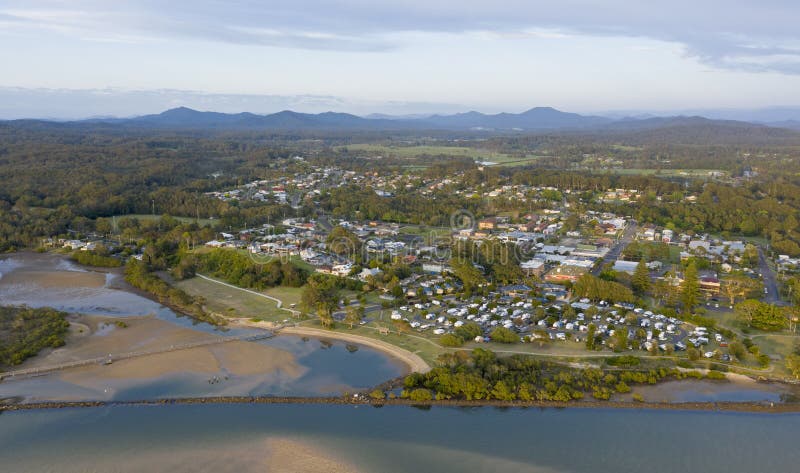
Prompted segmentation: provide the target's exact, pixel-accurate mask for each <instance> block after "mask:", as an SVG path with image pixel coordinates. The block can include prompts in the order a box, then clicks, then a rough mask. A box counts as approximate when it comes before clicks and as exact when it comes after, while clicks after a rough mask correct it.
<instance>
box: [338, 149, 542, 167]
mask: <svg viewBox="0 0 800 473" xmlns="http://www.w3.org/2000/svg"><path fill="white" fill-rule="evenodd" d="M344 148H347V149H348V150H350V151H351V152H352V151H357V152H358V151H360V152H364V153H367V154H372V155H381V156H393V157H398V158H416V157H419V156H440V155H442V156H456V157H468V158H472V159H475V160H478V161H490V162H493V163H497V164H498V165H500V166H520V165H525V164H529V163H530V162H531V161H534V160H536V159H538V158H539V156H533V155H528V156H523V157H520V156H512V155H509V154H506V153H499V152H497V151H491V150H485V149H480V148H470V147H466V146H436V145H415V146H396V145H384V144H375V143H359V144H351V145H347V146H340V147H339V148H338V149H340V150H341V149H344Z"/></svg>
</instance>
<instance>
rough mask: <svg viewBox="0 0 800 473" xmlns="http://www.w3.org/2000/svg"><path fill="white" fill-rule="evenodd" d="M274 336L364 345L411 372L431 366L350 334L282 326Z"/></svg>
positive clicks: (382, 343) (392, 347)
mask: <svg viewBox="0 0 800 473" xmlns="http://www.w3.org/2000/svg"><path fill="white" fill-rule="evenodd" d="M274 330H275V334H276V335H277V336H281V335H299V336H309V337H315V338H331V339H334V340H341V341H345V342H353V343H357V344H359V345H364V346H367V347H370V348H374V349H376V350H379V351H381V352H383V353H385V354H387V355H389V356H391V357H392V358H395V359H397V360H399V361H401V362H403V363H404V364H405V365H407V366H408V367H409V369H410V370H411V372H412V373H413V372H417V373H427V372H428V371H430V370H431V366H430V365H428V363H426V362H425V360H423V359H422V358H420V357H419V355H417V354H416V353H412V352H410V351H408V350H406V349H404V348H400V347H398V346H397V345H392V344H391V343H389V342H385V341H383V340H377V339H374V338H370V337H365V336H363V335H356V334H351V333H342V332H334V331H329V330H324V329H319V328H313V327H302V326H284V327H282V328H275V329H274Z"/></svg>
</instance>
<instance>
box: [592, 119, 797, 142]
mask: <svg viewBox="0 0 800 473" xmlns="http://www.w3.org/2000/svg"><path fill="white" fill-rule="evenodd" d="M591 133H593V134H594V135H595V136H602V137H604V138H605V139H607V140H612V141H613V140H615V139H624V141H626V142H628V143H643V144H644V143H664V144H691V145H698V144H714V143H725V144H730V145H734V144H750V145H770V144H783V145H793V146H796V145H798V144H800V133H798V132H797V131H794V130H788V129H785V128H774V127H770V126H767V125H761V124H757V123H747V122H739V121H734V120H711V119H708V118H704V117H657V118H647V119H643V120H637V119H625V120H619V121H616V122H613V123H610V124H607V125H604V126H602V127H597V128H594V129H592V130H591Z"/></svg>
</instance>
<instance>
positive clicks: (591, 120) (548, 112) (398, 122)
mask: <svg viewBox="0 0 800 473" xmlns="http://www.w3.org/2000/svg"><path fill="white" fill-rule="evenodd" d="M93 121H102V120H93ZM111 121H113V122H116V123H127V124H131V125H138V126H152V127H169V128H273V129H284V130H286V129H362V130H375V129H389V130H390V129H440V130H487V131H537V130H538V131H546V130H560V129H580V128H587V127H592V126H598V125H603V124H607V123H611V122H613V120H611V119H609V118H604V117H594V116H583V115H579V114H577V113H566V112H561V111H558V110H556V109H554V108H550V107H537V108H532V109H530V110H528V111H526V112H522V113H518V114H515V113H498V114H495V115H487V114H483V113H479V112H467V113H459V114H455V115H433V116H390V115H379V114H374V115H370V116H367V117H359V116H356V115H351V114H348V113H334V112H326V113H320V114H308V113H298V112H292V111H289V110H285V111H282V112H278V113H273V114H271V115H255V114H252V113H237V114H226V113H217V112H200V111H197V110H192V109H190V108H186V107H180V108H174V109H171V110H167V111H165V112H163V113H160V114H157V115H145V116H142V117H137V118H132V119H122V120H111Z"/></svg>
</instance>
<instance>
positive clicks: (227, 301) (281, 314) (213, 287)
mask: <svg viewBox="0 0 800 473" xmlns="http://www.w3.org/2000/svg"><path fill="white" fill-rule="evenodd" d="M176 286H177V287H178V288H180V289H183V290H184V291H186V292H187V293H188V294H189V295H191V296H194V297H203V298H205V300H206V302H205V305H206V307H207V308H208V309H209V310H211V311H213V312H216V313H219V314H223V315H225V316H228V317H246V318H250V319H259V320H266V321H270V322H279V321H282V320H284V319H286V318H287V317H289V316H290V315H289V313H288V312H286V311H285V310H280V309H278V307H277V304H276V303H275V302H272V301H270V300H269V299H266V298H263V297H258V296H257V295H255V294H251V293H248V292H245V291H240V290H237V289H232V288H230V287H226V286H223V285H221V284H216V283H214V282H212V281H207V280H205V279H201V278H191V279H186V280H184V281H180V282H178V283H176ZM278 289H287V290H291V289H292V288H278ZM281 295H283V296H289V295H290V294H289V293H288V292H287V293H283V292H281ZM273 297H278V296H273ZM297 297H298V298H299V295H298V296H297ZM288 298H289V297H287V305H288V304H289V303H290V302H289V301H288ZM281 300H283V299H282V298H281Z"/></svg>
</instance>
